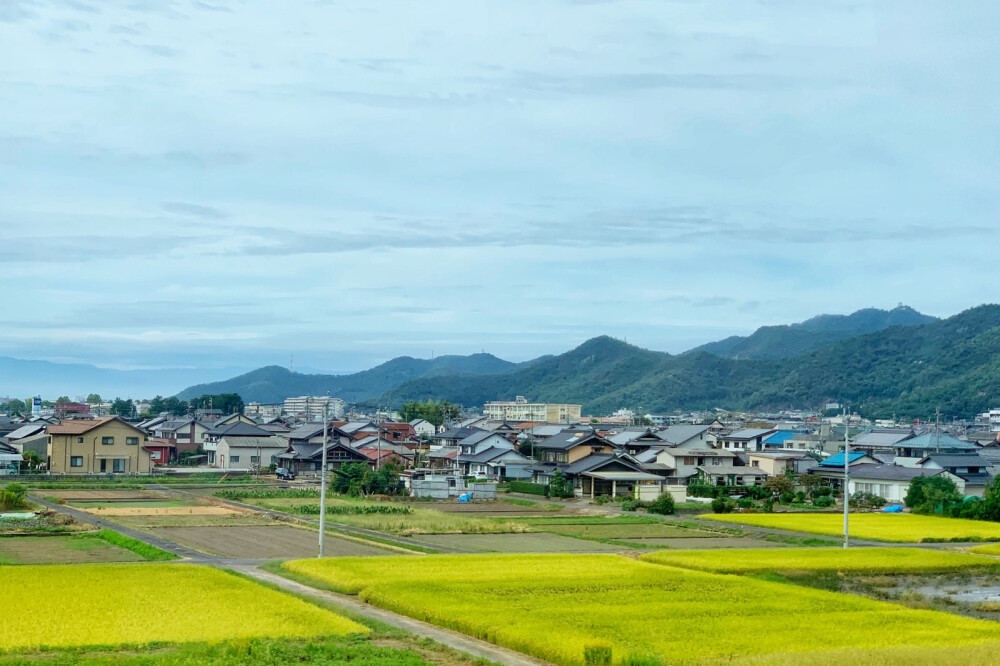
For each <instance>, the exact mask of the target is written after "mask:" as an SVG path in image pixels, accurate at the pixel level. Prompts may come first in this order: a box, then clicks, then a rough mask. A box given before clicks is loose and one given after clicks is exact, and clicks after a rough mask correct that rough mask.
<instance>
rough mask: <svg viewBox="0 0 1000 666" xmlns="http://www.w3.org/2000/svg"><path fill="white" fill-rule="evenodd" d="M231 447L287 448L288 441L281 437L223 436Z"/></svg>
mask: <svg viewBox="0 0 1000 666" xmlns="http://www.w3.org/2000/svg"><path fill="white" fill-rule="evenodd" d="M222 439H223V440H224V441H225V442H226V444H228V445H229V446H230V448H239V449H255V448H261V449H285V448H288V442H286V441H285V440H284V439H282V438H281V437H238V436H237V437H228V436H224V437H223V438H222Z"/></svg>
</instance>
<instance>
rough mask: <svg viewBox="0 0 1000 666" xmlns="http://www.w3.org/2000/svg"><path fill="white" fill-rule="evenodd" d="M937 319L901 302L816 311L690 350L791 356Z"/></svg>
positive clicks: (763, 356)
mask: <svg viewBox="0 0 1000 666" xmlns="http://www.w3.org/2000/svg"><path fill="white" fill-rule="evenodd" d="M933 321H937V319H936V317H931V316H929V315H925V314H921V313H919V312H917V311H916V310H914V309H913V308H910V307H907V306H905V305H900V306H899V307H896V308H893V309H892V310H879V309H876V308H867V309H864V310H858V311H857V312H855V313H853V314H849V315H819V316H818V317H813V318H812V319H808V320H806V321H804V322H801V323H798V324H789V325H786V326H762V327H761V328H758V329H757V330H756V331H755V332H754V333H753V335H750V336H745V337H741V336H732V337H729V338H726V339H725V340H719V341H718V342H710V343H708V344H706V345H702V346H700V347H696V348H695V349H694V350H692V351H707V352H708V353H710V354H715V355H716V356H723V357H726V358H734V359H758V360H759V359H779V358H791V357H793V356H798V355H800V354H804V353H806V352H810V351H815V350H817V349H820V348H822V347H825V346H826V345H828V344H830V343H832V342H837V341H838V340H844V339H846V338H850V337H853V336H856V335H860V334H862V333H874V332H876V331H881V330H884V329H887V328H889V327H891V326H919V325H921V324H928V323H930V322H933Z"/></svg>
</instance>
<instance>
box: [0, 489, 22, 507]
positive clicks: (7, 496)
mask: <svg viewBox="0 0 1000 666" xmlns="http://www.w3.org/2000/svg"><path fill="white" fill-rule="evenodd" d="M27 494H28V489H27V487H25V486H24V484H21V483H9V484H7V487H6V488H4V489H3V490H0V511H10V510H11V509H23V508H25V507H26V506H28V502H27V500H25V499H24V496H25V495H27Z"/></svg>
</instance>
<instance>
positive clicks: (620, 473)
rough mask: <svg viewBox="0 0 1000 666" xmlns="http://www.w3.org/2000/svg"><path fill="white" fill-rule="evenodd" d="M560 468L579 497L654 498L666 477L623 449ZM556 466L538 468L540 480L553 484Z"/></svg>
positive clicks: (591, 456) (536, 472)
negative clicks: (543, 469)
mask: <svg viewBox="0 0 1000 666" xmlns="http://www.w3.org/2000/svg"><path fill="white" fill-rule="evenodd" d="M558 469H559V471H561V472H562V473H563V475H564V476H565V477H566V480H567V481H568V482H569V483H570V484H571V485H572V486H573V492H574V494H575V495H576V496H577V497H590V498H594V497H601V496H610V497H639V498H641V499H643V500H652V499H656V498H657V497H659V495H660V493H662V492H663V488H664V485H665V483H664V479H663V478H662V477H661V476H659V475H657V474H651V473H650V472H647V471H646V470H644V469H642V466H641V465H640V464H639V462H638V461H636V460H635V459H634V458H632V457H631V456H629V455H628V454H626V453H624V452H620V451H619V452H606V453H604V452H601V453H591V454H588V455H586V456H583V457H581V458H578V459H576V460H575V461H574V462H572V463H569V464H567V465H560V466H559V467H558ZM555 471H556V468H555V467H552V468H548V469H547V470H545V471H541V472H540V471H538V470H537V468H536V469H535V480H536V481H537V482H538V483H551V481H552V478H553V476H554V474H555Z"/></svg>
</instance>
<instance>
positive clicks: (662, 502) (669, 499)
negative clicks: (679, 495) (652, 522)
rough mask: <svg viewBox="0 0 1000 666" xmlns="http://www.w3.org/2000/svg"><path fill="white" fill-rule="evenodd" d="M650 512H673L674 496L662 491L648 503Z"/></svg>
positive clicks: (667, 514) (664, 514)
mask: <svg viewBox="0 0 1000 666" xmlns="http://www.w3.org/2000/svg"><path fill="white" fill-rule="evenodd" d="M649 512H650V513H657V514H660V515H661V516H669V515H671V514H672V513H673V512H674V498H673V496H672V495H671V494H670V493H663V494H662V495H660V496H659V497H657V498H656V499H655V500H653V503H652V504H650V505H649Z"/></svg>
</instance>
